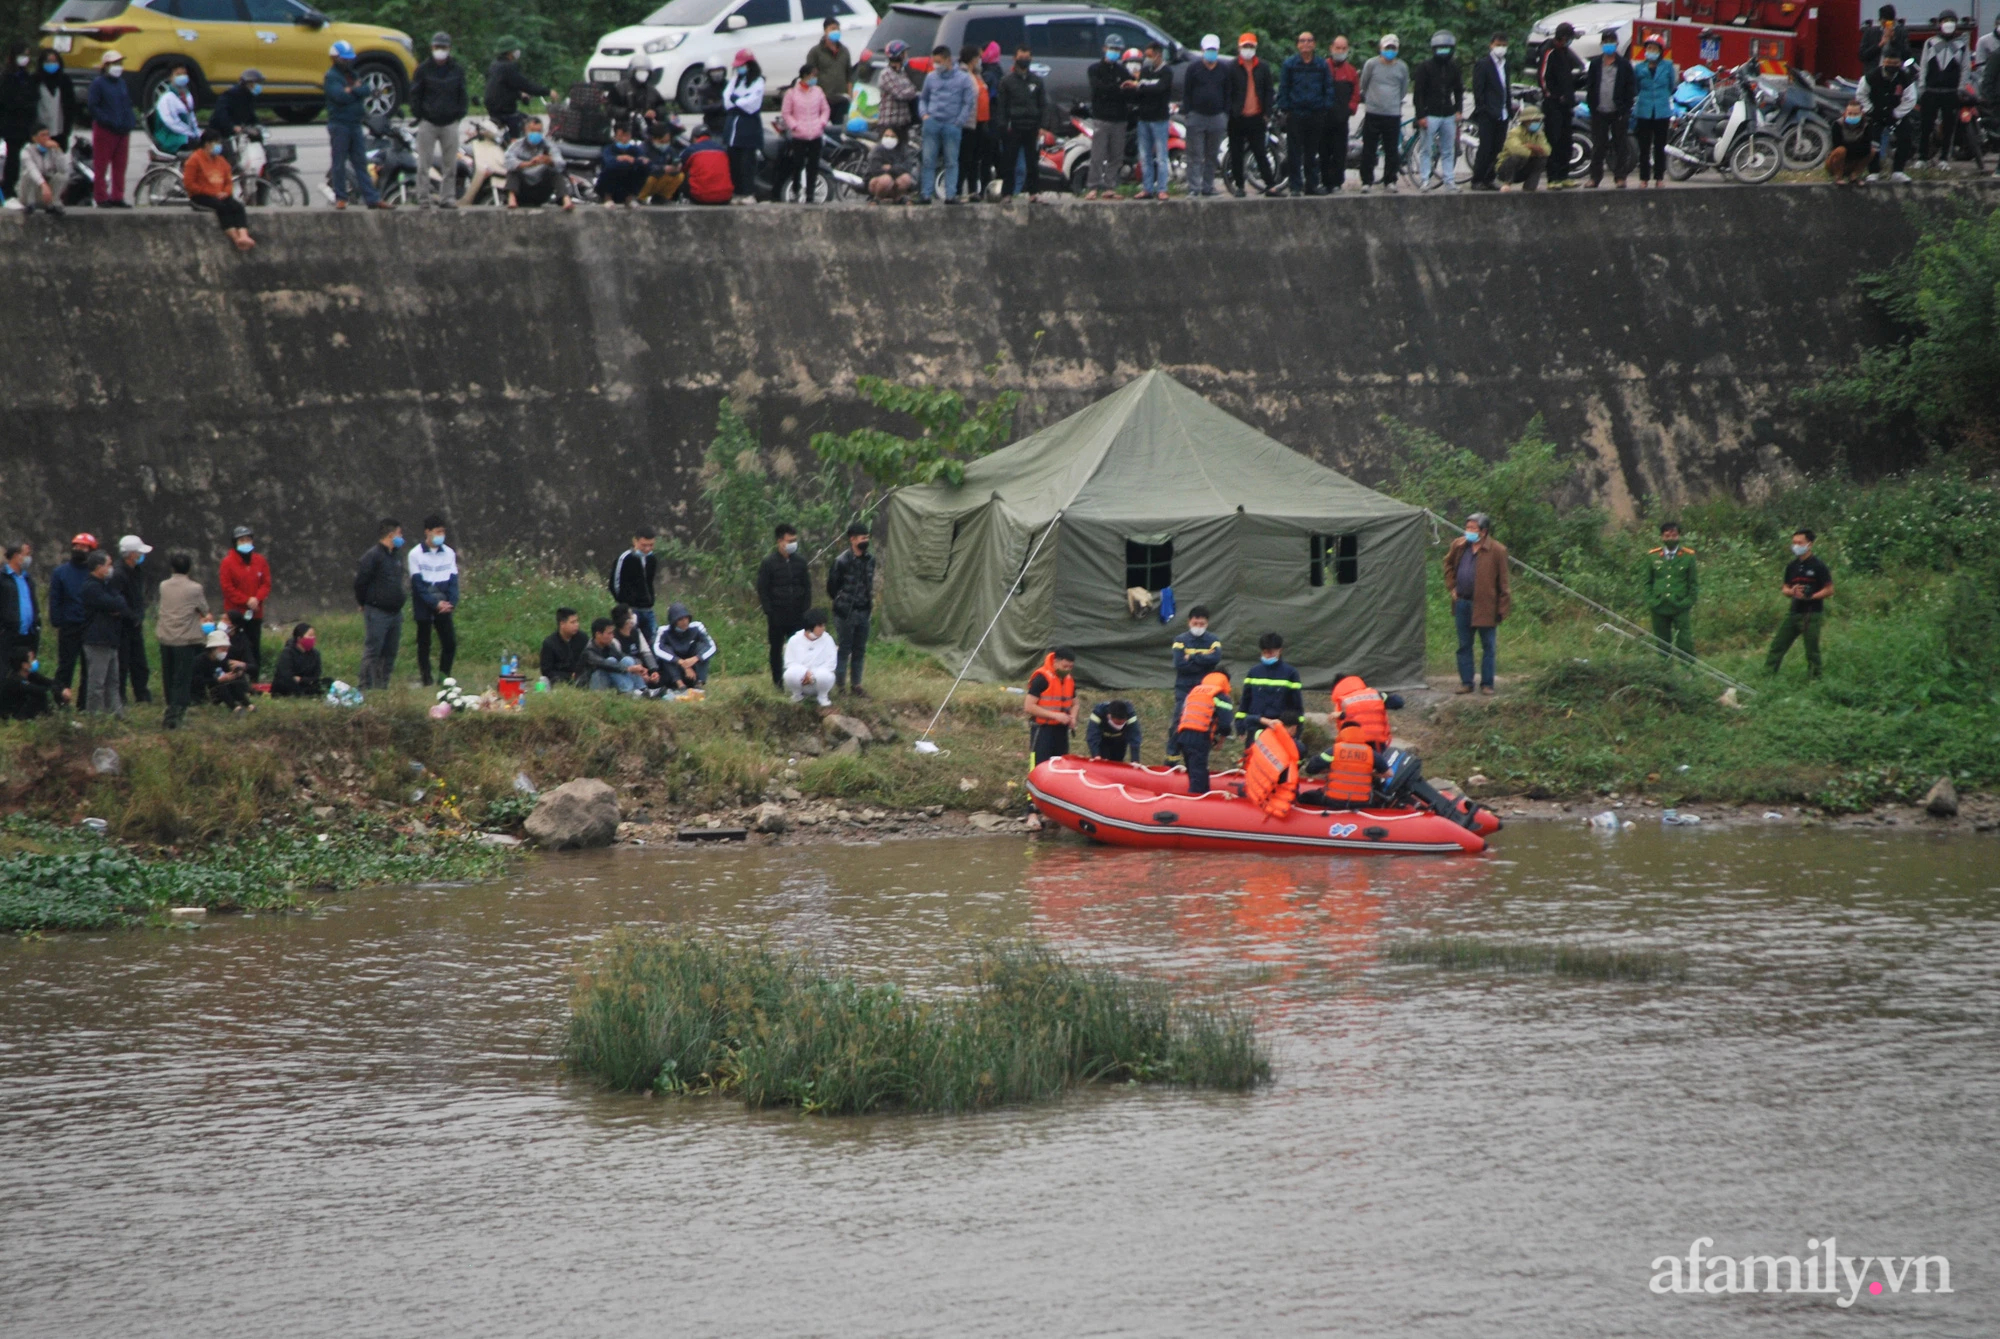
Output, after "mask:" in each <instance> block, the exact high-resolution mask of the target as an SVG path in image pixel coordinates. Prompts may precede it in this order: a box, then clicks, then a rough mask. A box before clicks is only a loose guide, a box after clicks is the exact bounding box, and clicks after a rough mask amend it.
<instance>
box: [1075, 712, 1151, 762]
mask: <svg viewBox="0 0 2000 1339" xmlns="http://www.w3.org/2000/svg"><path fill="white" fill-rule="evenodd" d="M1143 738H1144V733H1143V732H1142V731H1141V730H1140V729H1139V713H1138V712H1137V711H1135V710H1133V707H1132V704H1131V703H1130V702H1127V701H1126V700H1125V699H1124V698H1122V697H1116V698H1113V699H1111V701H1109V702H1100V703H1098V704H1097V705H1096V706H1094V707H1092V708H1091V709H1090V723H1089V724H1088V725H1086V726H1085V727H1084V729H1083V740H1084V748H1085V750H1086V751H1087V752H1088V753H1089V755H1090V756H1091V757H1093V758H1102V759H1104V760H1105V761H1106V762H1138V761H1139V744H1140V742H1141V740H1142V739H1143Z"/></svg>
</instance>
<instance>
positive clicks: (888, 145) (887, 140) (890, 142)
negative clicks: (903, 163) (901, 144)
mask: <svg viewBox="0 0 2000 1339" xmlns="http://www.w3.org/2000/svg"><path fill="white" fill-rule="evenodd" d="M882 147H883V148H885V149H893V148H895V147H896V137H895V136H894V135H884V136H883V137H882Z"/></svg>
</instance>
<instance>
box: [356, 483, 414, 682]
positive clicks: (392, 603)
mask: <svg viewBox="0 0 2000 1339" xmlns="http://www.w3.org/2000/svg"><path fill="white" fill-rule="evenodd" d="M377 529H378V531H379V532H380V536H381V537H380V538H379V539H377V540H376V541H375V542H374V543H373V544H370V545H369V546H368V552H366V553H364V554H362V555H361V562H360V564H359V565H358V566H357V567H356V568H355V570H354V603H355V604H356V605H358V606H360V609H361V616H362V619H363V621H364V622H365V623H366V625H367V636H366V640H365V642H364V643H363V646H362V650H361V682H360V687H362V688H363V689H368V688H387V687H388V686H389V679H390V676H391V675H393V674H394V673H395V672H396V652H397V651H398V650H399V649H401V647H402V644H403V602H404V601H405V600H407V599H408V598H409V587H408V586H407V585H405V584H404V579H403V564H402V562H401V561H400V558H401V553H402V549H403V523H402V522H401V521H398V520H396V519H395V518H394V517H384V518H383V520H382V524H381V525H380V526H378V527H377Z"/></svg>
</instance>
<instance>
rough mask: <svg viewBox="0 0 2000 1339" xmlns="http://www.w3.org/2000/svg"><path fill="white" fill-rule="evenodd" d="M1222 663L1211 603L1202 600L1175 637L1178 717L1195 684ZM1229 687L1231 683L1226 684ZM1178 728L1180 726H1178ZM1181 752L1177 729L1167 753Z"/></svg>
mask: <svg viewBox="0 0 2000 1339" xmlns="http://www.w3.org/2000/svg"><path fill="white" fill-rule="evenodd" d="M1221 664H1222V639H1221V638H1220V637H1217V636H1215V635H1214V634H1212V633H1211V632H1209V630H1208V606H1207V605H1203V604H1198V605H1196V606H1195V607H1194V608H1192V609H1190V610H1188V616H1187V632H1186V633H1184V634H1183V635H1182V636H1180V637H1177V638H1175V639H1174V719H1175V720H1176V721H1178V720H1180V718H1181V708H1182V707H1183V706H1184V705H1185V704H1186V703H1187V696H1188V694H1189V693H1191V692H1193V691H1194V688H1195V685H1197V684H1199V683H1200V682H1201V681H1202V680H1203V679H1205V678H1207V677H1208V676H1209V675H1211V674H1213V673H1215V671H1216V669H1217V668H1218V667H1219V666H1220V665H1221ZM1224 687H1225V689H1226V688H1227V685H1226V684H1225V685H1224ZM1176 728H1178V727H1176ZM1178 752H1179V749H1178V747H1177V740H1176V737H1175V734H1174V732H1172V731H1170V732H1169V733H1168V736H1167V756H1168V757H1170V758H1171V757H1174V756H1176V755H1177V753H1178Z"/></svg>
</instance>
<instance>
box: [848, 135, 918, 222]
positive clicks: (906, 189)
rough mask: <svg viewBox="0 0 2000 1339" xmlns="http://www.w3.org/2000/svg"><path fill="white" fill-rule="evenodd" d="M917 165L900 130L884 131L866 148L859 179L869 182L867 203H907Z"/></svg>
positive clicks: (912, 189) (912, 187) (914, 189)
mask: <svg viewBox="0 0 2000 1339" xmlns="http://www.w3.org/2000/svg"><path fill="white" fill-rule="evenodd" d="M920 167H921V164H920V163H919V162H918V161H917V155H916V151H915V150H914V149H912V148H911V147H910V146H909V144H907V143H906V142H904V140H903V138H902V136H901V134H900V133H899V132H897V131H894V130H885V131H883V132H882V138H881V139H880V140H878V141H877V142H876V145H875V147H874V148H873V149H871V150H870V151H869V153H868V161H867V162H866V163H865V164H864V165H863V166H862V169H861V179H862V180H863V181H865V182H867V183H868V199H869V201H870V203H872V204H878V205H903V204H908V203H909V202H910V196H911V194H912V193H914V192H915V191H916V189H917V172H918V170H919V169H920Z"/></svg>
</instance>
